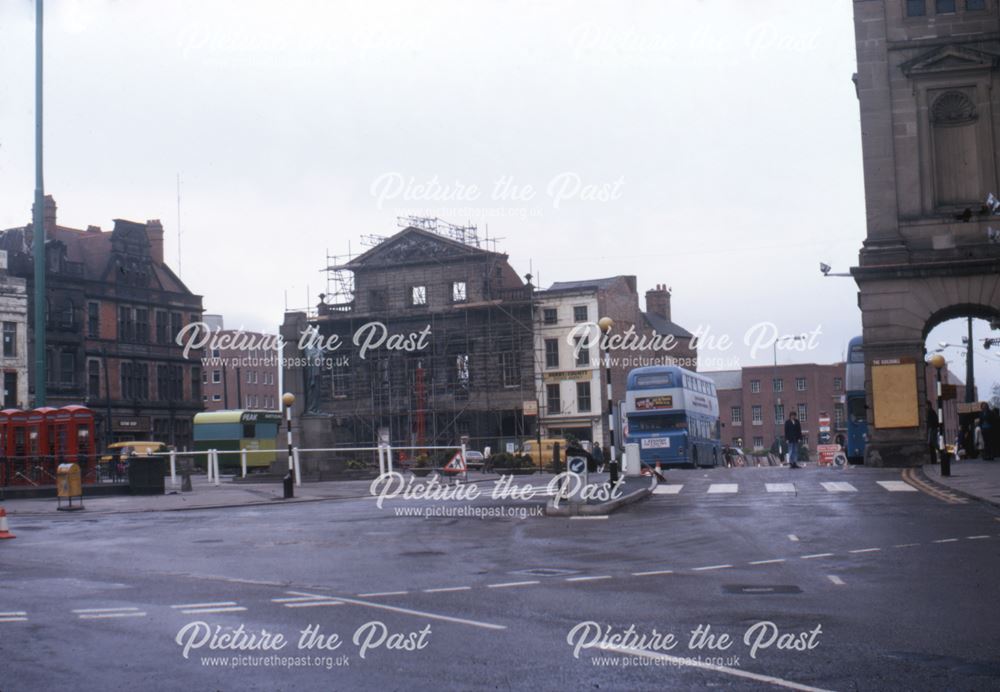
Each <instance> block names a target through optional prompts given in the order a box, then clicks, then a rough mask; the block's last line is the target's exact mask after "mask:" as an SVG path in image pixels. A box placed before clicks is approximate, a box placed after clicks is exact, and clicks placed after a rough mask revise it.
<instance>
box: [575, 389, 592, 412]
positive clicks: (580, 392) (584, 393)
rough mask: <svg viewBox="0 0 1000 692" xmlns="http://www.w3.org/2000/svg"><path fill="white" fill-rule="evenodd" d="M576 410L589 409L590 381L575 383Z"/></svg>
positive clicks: (583, 410)
mask: <svg viewBox="0 0 1000 692" xmlns="http://www.w3.org/2000/svg"><path fill="white" fill-rule="evenodd" d="M576 410H577V411H579V412H580V413H583V412H585V411H589V410H590V382H577V383H576Z"/></svg>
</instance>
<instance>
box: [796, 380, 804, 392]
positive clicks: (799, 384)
mask: <svg viewBox="0 0 1000 692" xmlns="http://www.w3.org/2000/svg"><path fill="white" fill-rule="evenodd" d="M795 391H797V392H804V391H806V378H804V377H796V378H795Z"/></svg>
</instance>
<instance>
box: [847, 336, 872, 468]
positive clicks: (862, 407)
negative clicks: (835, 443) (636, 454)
mask: <svg viewBox="0 0 1000 692" xmlns="http://www.w3.org/2000/svg"><path fill="white" fill-rule="evenodd" d="M846 360H847V364H846V367H845V372H844V403H845V404H846V406H845V408H846V409H847V449H846V450H844V453H845V454H846V455H847V460H848V461H849V462H850V463H852V464H863V463H864V461H865V443H866V442H867V441H868V408H867V405H866V404H865V351H864V347H863V346H862V343H861V337H860V336H856V337H854V338H853V339H851V340H850V342H849V343H848V344H847V359H846Z"/></svg>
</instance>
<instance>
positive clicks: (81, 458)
mask: <svg viewBox="0 0 1000 692" xmlns="http://www.w3.org/2000/svg"><path fill="white" fill-rule="evenodd" d="M50 415H51V424H50V428H49V433H50V435H51V437H52V443H53V453H54V454H55V457H56V460H57V462H58V463H67V462H68V463H76V464H79V465H80V470H81V471H82V472H83V477H84V478H85V479H86V478H87V474H88V473H89V472H90V470H91V469H93V468H96V458H97V454H96V453H97V447H96V442H95V440H94V412H93V411H91V410H90V409H89V408H87V407H86V406H77V405H72V406H64V407H62V408H61V409H59V410H58V411H55V412H54V413H52V414H50Z"/></svg>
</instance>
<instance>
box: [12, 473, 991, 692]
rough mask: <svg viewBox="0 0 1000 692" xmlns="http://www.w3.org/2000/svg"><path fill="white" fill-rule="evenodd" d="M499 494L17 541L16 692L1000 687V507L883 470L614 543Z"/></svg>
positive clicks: (646, 520) (707, 503)
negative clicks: (927, 489) (917, 485)
mask: <svg viewBox="0 0 1000 692" xmlns="http://www.w3.org/2000/svg"><path fill="white" fill-rule="evenodd" d="M523 480H526V479H519V482H521V481H523ZM880 482H881V483H880ZM768 484H770V485H768ZM789 484H790V485H789ZM824 484H825V485H824ZM831 484H832V485H831ZM845 484H846V485H845ZM536 485H537V483H536ZM483 486H484V489H485V490H486V493H484V494H485V495H486V496H484V497H480V498H477V499H474V500H443V501H442V500H439V501H426V500H402V499H398V498H397V499H393V500H386V501H385V503H384V505H383V506H382V507H381V508H380V507H378V506H377V503H376V501H375V500H373V499H370V498H368V499H359V500H340V501H330V502H318V503H310V504H299V505H295V506H282V505H280V503H275V506H273V507H254V508H233V509H222V510H202V511H188V512H170V513H155V514H140V515H136V514H130V515H102V516H87V514H86V513H85V512H84V513H80V514H76V515H71V516H66V515H62V514H60V515H56V513H55V512H53V516H52V517H51V518H41V517H30V518H28V517H25V518H23V519H20V520H19V522H18V523H17V525H16V526H13V527H12V528H13V529H14V530H15V532H16V533H17V535H18V538H17V539H16V540H13V541H5V542H3V543H2V544H0V661H2V664H0V689H2V690H3V692H11V691H16V690H31V691H34V690H48V689H59V688H65V689H82V690H105V689H157V690H161V689H162V690H291V689H324V690H330V689H332V690H369V689H372V690H397V689H399V690H404V689H436V690H438V689H503V690H508V689H517V690H519V689H531V690H562V689H573V690H579V689H601V690H665V689H667V690H674V689H676V690H688V689H707V688H712V689H734V690H735V689H739V690H742V689H783V688H784V689H787V688H792V689H808V688H818V689H835V690H855V689H858V690H896V689H898V690H942V689H968V690H986V689H1000V682H998V681H1000V660H998V658H1000V654H998V652H1000V511H998V510H996V509H995V508H993V507H990V506H988V505H983V504H980V503H976V502H954V501H948V499H947V498H942V497H938V496H932V495H929V494H927V493H924V492H920V491H916V490H913V489H912V488H911V486H908V485H906V484H904V483H902V482H901V475H900V473H899V472H898V471H888V470H884V471H883V470H873V469H850V470H846V471H841V470H833V469H817V468H807V469H803V470H792V469H773V468H766V469H732V470H712V471H678V472H673V471H672V472H670V473H669V474H668V486H667V487H661V488H660V492H658V494H656V495H654V496H653V497H652V498H651V499H650V500H649V501H647V502H644V503H641V504H639V505H633V506H631V507H629V508H626V509H624V510H622V511H620V512H618V513H616V514H613V515H612V516H611V517H610V518H607V519H578V520H573V519H561V518H560V519H555V518H546V517H539V516H534V515H533V514H534V513H535V512H537V510H538V508H539V502H540V501H539V499H538V498H537V497H536V498H533V499H530V500H526V501H520V500H511V499H509V498H508V499H503V500H496V499H493V498H491V497H489V496H488V488H489V487H490V486H491V484H483ZM678 486H679V487H678ZM477 511H478V512H480V513H482V514H487V515H488V516H485V517H473V516H454V515H455V514H459V513H464V514H466V515H468V514H470V513H472V512H477ZM404 512H421V513H430V514H437V515H443V516H429V517H424V516H403V515H402V514H403V513H404ZM448 513H451V514H452V516H447V514H448ZM699 628H700V629H699ZM693 631H699V632H700V634H702V635H704V636H701V638H700V639H699V638H698V637H695V639H694V640H693V639H692V632H693ZM277 635H281V636H282V637H283V638H284V642H283V645H282V642H280V641H278V640H277V639H276V637H277ZM669 635H673V637H674V641H673V642H671V641H670V640H669V639H668V638H667V637H668V636H669ZM337 637H339V639H338V638H337ZM724 637H728V638H729V641H726V640H725V639H724ZM601 643H603V646H598V644H601ZM213 646H214V647H215V648H213ZM240 647H242V648H240ZM185 654H186V655H185ZM362 654H363V655H362Z"/></svg>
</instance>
